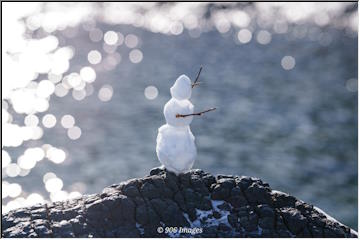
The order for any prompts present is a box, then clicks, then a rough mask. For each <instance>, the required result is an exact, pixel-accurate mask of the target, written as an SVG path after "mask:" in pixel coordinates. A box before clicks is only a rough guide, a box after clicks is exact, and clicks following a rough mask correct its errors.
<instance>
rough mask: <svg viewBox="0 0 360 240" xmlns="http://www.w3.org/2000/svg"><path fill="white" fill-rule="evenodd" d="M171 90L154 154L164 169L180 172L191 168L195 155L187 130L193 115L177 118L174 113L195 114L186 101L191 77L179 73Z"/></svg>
mask: <svg viewBox="0 0 360 240" xmlns="http://www.w3.org/2000/svg"><path fill="white" fill-rule="evenodd" d="M170 93H171V96H172V98H171V99H170V100H169V101H168V102H167V103H166V104H165V106H164V116H165V119H166V124H164V125H163V126H161V127H160V128H159V130H158V136H157V139H156V154H157V157H158V159H159V161H160V162H161V164H162V165H163V166H164V167H165V168H166V169H167V170H169V171H172V172H174V173H176V174H179V173H183V172H186V171H188V170H190V169H191V168H192V166H193V164H194V162H195V159H196V155H197V151H196V146H195V137H194V135H193V134H192V132H191V129H190V123H191V121H192V119H193V117H192V116H188V117H176V115H177V114H182V115H186V114H192V113H194V106H193V105H192V103H191V102H190V101H189V98H190V97H191V81H190V79H189V78H188V77H187V76H185V75H181V76H180V77H179V78H178V79H177V80H176V81H175V84H174V85H173V86H172V87H171V89H170Z"/></svg>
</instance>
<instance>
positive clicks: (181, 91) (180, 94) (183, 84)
mask: <svg viewBox="0 0 360 240" xmlns="http://www.w3.org/2000/svg"><path fill="white" fill-rule="evenodd" d="M170 93H171V96H172V97H173V98H176V99H178V100H185V99H189V98H190V97H191V80H190V78H189V77H188V76H186V75H181V76H180V77H178V79H176V81H175V83H174V85H173V86H172V87H171V88H170Z"/></svg>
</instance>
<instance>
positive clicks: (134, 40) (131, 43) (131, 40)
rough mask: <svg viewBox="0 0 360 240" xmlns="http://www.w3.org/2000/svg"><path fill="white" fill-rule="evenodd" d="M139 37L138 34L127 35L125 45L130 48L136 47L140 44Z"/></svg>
mask: <svg viewBox="0 0 360 240" xmlns="http://www.w3.org/2000/svg"><path fill="white" fill-rule="evenodd" d="M138 42H139V39H138V37H137V36H136V35H134V34H128V35H126V37H125V45H126V46H127V47H128V48H134V47H136V46H137V45H138Z"/></svg>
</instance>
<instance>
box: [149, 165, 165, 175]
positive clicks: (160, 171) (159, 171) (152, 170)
mask: <svg viewBox="0 0 360 240" xmlns="http://www.w3.org/2000/svg"><path fill="white" fill-rule="evenodd" d="M163 172H164V169H162V168H160V167H156V168H153V169H151V170H150V176H153V175H159V174H160V173H163Z"/></svg>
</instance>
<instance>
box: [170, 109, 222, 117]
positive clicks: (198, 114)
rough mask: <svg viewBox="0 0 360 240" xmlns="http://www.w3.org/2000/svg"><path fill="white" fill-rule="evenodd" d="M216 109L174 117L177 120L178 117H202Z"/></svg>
mask: <svg viewBox="0 0 360 240" xmlns="http://www.w3.org/2000/svg"><path fill="white" fill-rule="evenodd" d="M215 109H216V108H210V109H208V110H205V111H202V112H197V113H191V114H176V117H177V118H180V117H182V118H183V117H189V116H201V115H203V114H204V113H207V112H210V111H214V110H215Z"/></svg>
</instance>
